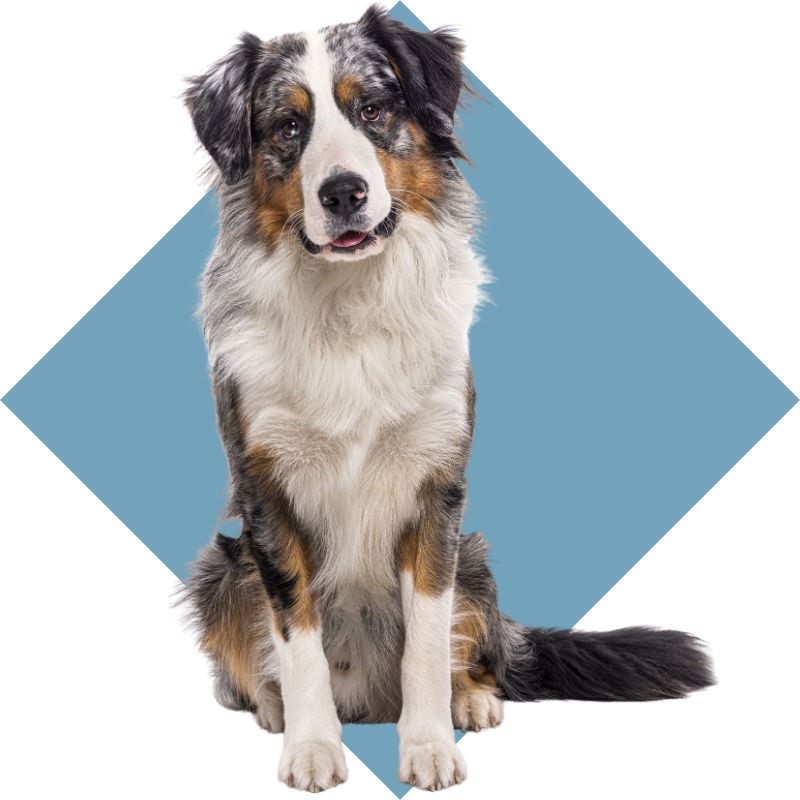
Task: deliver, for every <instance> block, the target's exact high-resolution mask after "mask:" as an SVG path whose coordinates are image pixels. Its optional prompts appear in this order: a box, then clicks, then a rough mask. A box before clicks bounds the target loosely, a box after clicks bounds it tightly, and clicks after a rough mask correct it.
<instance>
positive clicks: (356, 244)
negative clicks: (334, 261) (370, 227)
mask: <svg viewBox="0 0 800 800" xmlns="http://www.w3.org/2000/svg"><path fill="white" fill-rule="evenodd" d="M376 238H377V237H376V236H375V234H374V233H371V232H370V231H345V232H344V233H343V234H342V235H341V236H338V237H337V238H336V239H334V240H333V241H331V242H328V247H330V248H331V250H333V251H334V252H336V253H355V252H356V250H363V249H364V248H366V247H369V246H370V245H371V244H373V242H374V241H375V240H376Z"/></svg>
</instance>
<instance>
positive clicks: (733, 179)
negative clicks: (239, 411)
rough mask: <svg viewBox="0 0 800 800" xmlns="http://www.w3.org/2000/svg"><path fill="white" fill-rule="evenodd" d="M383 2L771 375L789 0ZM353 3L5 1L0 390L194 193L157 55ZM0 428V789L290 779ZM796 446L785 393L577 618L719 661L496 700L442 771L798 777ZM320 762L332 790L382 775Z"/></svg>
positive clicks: (322, 16)
mask: <svg viewBox="0 0 800 800" xmlns="http://www.w3.org/2000/svg"><path fill="white" fill-rule="evenodd" d="M409 5H410V6H411V8H412V10H414V11H415V12H416V13H417V15H418V16H420V17H421V18H422V19H423V20H424V21H425V22H426V23H427V24H428V25H429V26H434V25H438V24H443V23H457V24H458V25H459V26H460V29H461V34H462V36H463V37H464V38H465V39H466V41H467V45H468V47H467V52H466V61H467V63H468V65H469V66H470V67H471V68H472V69H473V70H474V71H475V72H476V74H477V75H479V76H480V78H481V79H482V80H483V81H484V82H485V83H486V84H487V85H488V86H489V87H490V88H492V89H493V90H494V91H495V92H496V93H497V95H498V96H499V97H500V98H501V99H502V100H503V101H504V102H505V103H506V104H507V105H509V106H510V108H511V109H512V110H513V111H514V112H515V113H517V114H518V115H519V116H520V118H521V119H522V120H523V121H524V122H525V123H526V124H527V125H528V126H529V127H530V128H531V129H532V130H533V131H534V132H535V133H536V134H537V135H538V136H539V137H540V138H541V139H543V141H544V142H545V143H546V144H547V145H548V146H549V147H550V148H551V149H553V150H554V152H555V153H556V154H557V155H558V156H559V157H560V158H561V159H562V160H563V161H564V162H565V163H566V164H567V166H569V167H570V168H571V169H572V170H573V171H574V172H575V173H576V174H577V175H578V176H579V177H580V178H581V179H582V180H583V181H584V182H585V183H586V184H587V185H588V186H589V188H591V189H592V190H593V191H594V192H595V193H596V194H597V195H598V196H599V197H600V198H601V199H602V200H603V201H604V202H605V203H606V204H607V205H608V206H609V207H610V208H611V209H612V210H613V211H614V212H615V213H616V214H617V215H618V216H619V217H620V218H621V219H622V220H623V221H624V222H625V223H626V224H627V225H628V226H629V227H630V228H631V229H632V230H633V231H634V233H636V234H637V235H638V236H639V237H640V238H641V239H642V240H643V241H644V242H645V244H647V245H648V246H649V247H650V248H651V249H652V250H653V251H654V252H655V253H656V254H657V255H658V256H659V257H660V258H661V259H662V260H664V261H665V263H666V264H667V265H668V266H669V267H670V268H671V269H672V270H673V271H674V272H675V273H676V274H677V275H678V276H679V277H680V278H681V279H682V280H683V281H684V282H685V283H686V284H687V285H688V286H689V288H690V289H692V291H694V292H695V293H696V294H697V295H698V296H699V297H700V298H701V299H702V300H703V301H704V302H705V303H706V304H707V305H708V306H709V307H710V308H711V310H712V311H714V313H716V314H717V315H718V316H719V317H720V318H721V319H722V320H723V321H724V322H725V323H726V324H727V325H728V326H729V327H730V328H731V329H732V330H733V331H734V333H736V334H737V335H738V336H739V337H740V338H741V339H742V340H743V341H744V342H745V343H746V344H747V345H748V346H749V347H750V348H751V349H752V350H753V351H754V352H755V353H756V355H758V356H759V357H760V358H761V359H762V360H763V361H764V362H765V363H766V364H767V365H768V366H769V367H770V368H771V369H772V370H774V371H775V372H776V373H777V374H778V376H779V377H780V378H781V379H782V380H783V381H784V382H785V383H787V385H788V386H789V387H790V388H792V389H793V390H794V392H795V393H798V392H800V358H798V350H799V349H800V348H798V344H799V343H800V314H798V299H799V294H800V293H799V292H798V290H799V289H800V280H799V279H798V266H800V242H799V240H798V219H800V202H799V201H798V187H799V186H800V158H799V157H798V142H800V119H798V102H797V79H798V75H800V50H799V49H798V47H797V41H798V33H799V32H800V25H798V19H797V16H796V13H795V8H796V6H795V5H794V4H792V3H785V4H780V3H766V2H760V3H750V4H740V3H732V2H726V3H698V2H691V3H683V2H672V3H669V4H666V3H664V4H660V3H659V4H656V3H647V4H644V3H641V2H630V3H622V2H614V3H607V2H606V3H574V2H573V3H559V4H556V3H533V4H525V5H524V10H523V5H522V4H518V3H511V2H508V1H507V0H505V1H504V2H500V1H499V0H492V2H491V3H482V4H475V5H474V6H472V7H470V6H468V5H467V4H465V3H463V2H436V3H433V2H424V0H417V1H416V2H414V1H413V0H411V2H410V3H409ZM485 8H488V9H489V11H488V12H487V11H486V10H483V9H485ZM363 9H364V4H363V3H361V2H339V3H337V4H335V7H334V4H331V3H322V2H315V3H311V2H306V3H285V4H276V3H266V2H263V1H262V2H259V3H243V2H230V0H226V1H225V2H216V3H213V4H212V3H198V2H192V3H166V2H160V3H149V2H147V3H146V2H141V0H140V2H137V3H136V4H135V5H133V4H131V5H130V10H129V11H123V10H121V7H120V6H119V5H118V4H102V5H101V4H98V5H97V6H96V7H95V6H91V5H89V4H86V3H75V2H73V3H62V4H58V5H56V4H55V3H53V4H49V3H39V4H25V5H23V4H19V3H18V4H16V5H15V7H14V10H13V11H9V10H7V11H6V12H5V14H4V23H3V30H2V33H0V37H2V41H1V42H0V44H2V46H1V47H0V58H1V59H2V75H3V84H4V86H3V89H4V90H3V104H2V107H3V117H4V122H3V127H2V134H1V135H2V154H3V160H4V170H3V183H2V193H1V195H0V196H1V197H2V200H1V201H0V202H2V204H3V222H4V226H3V227H4V236H3V239H4V241H3V245H4V246H3V251H4V252H3V265H2V286H0V341H2V354H3V358H2V365H0V394H2V393H5V392H6V391H7V390H8V389H10V388H11V386H12V385H13V384H14V383H15V382H16V381H17V380H18V379H19V378H20V377H22V375H23V374H24V373H25V372H26V371H27V369H28V368H29V367H30V366H32V365H33V363H34V362H35V361H36V360H38V359H39V358H40V357H41V356H42V355H44V353H45V352H46V351H47V350H48V349H49V348H50V347H51V346H52V345H53V344H54V343H55V341H56V340H57V339H58V338H59V337H60V336H61V335H62V334H63V333H65V332H66V331H67V330H68V328H69V327H71V326H72V325H73V324H74V323H75V322H76V321H77V320H78V319H79V318H80V317H81V316H82V315H83V314H84V313H85V312H86V311H87V310H88V309H89V308H90V306H91V305H92V304H94V302H96V301H97V300H98V299H99V298H100V297H102V295H103V294H105V292H106V291H107V290H108V289H109V288H110V287H111V286H112V285H113V284H114V283H115V282H116V281H117V280H118V279H119V278H120V277H121V276H122V275H123V274H124V273H125V272H126V271H127V270H128V269H129V268H130V267H131V266H132V265H133V264H134V263H135V262H136V261H137V260H138V259H139V258H140V257H141V256H142V255H143V254H144V253H145V252H146V251H147V250H148V249H149V247H150V246H151V245H152V244H153V243H155V242H156V241H157V240H158V239H159V238H160V237H161V236H162V235H163V234H164V233H165V232H166V231H167V230H168V229H169V228H170V227H171V225H172V224H173V223H174V222H175V221H176V220H177V219H178V218H179V217H180V216H181V215H182V214H183V213H184V212H185V211H186V210H187V209H188V208H189V207H190V206H191V205H192V204H193V203H194V202H195V201H196V200H197V199H198V198H199V197H200V196H201V194H202V192H203V189H202V187H201V185H200V183H199V181H198V180H197V172H198V170H199V169H200V167H201V166H202V164H203V158H202V156H201V155H200V154H199V153H197V152H196V151H195V140H194V135H193V132H192V130H191V126H190V123H189V119H188V117H187V115H186V114H185V112H184V110H183V109H182V107H181V105H180V103H179V101H178V100H177V96H178V95H179V93H180V91H181V77H182V76H183V75H186V74H191V73H194V72H198V71H201V70H202V69H204V67H205V66H206V65H207V64H208V63H209V62H211V61H212V60H214V59H215V58H217V57H218V56H219V55H221V54H222V53H223V52H224V50H226V49H227V47H228V46H229V45H230V44H231V43H232V42H233V40H234V38H235V37H236V36H237V35H238V33H239V32H240V31H241V30H242V29H249V30H252V31H253V32H256V33H258V34H260V35H261V36H263V37H265V38H267V37H270V36H273V35H275V34H278V33H283V32H287V31H294V30H304V29H309V28H314V27H318V26H319V25H322V24H327V23H331V22H339V21H347V20H350V19H354V18H355V17H357V16H358V15H360V13H361V12H362V11H363ZM502 136H503V131H502V130H498V131H497V137H498V146H502ZM145 315H146V312H144V314H143V321H144V316H145ZM0 437H1V438H0V441H2V447H0V463H1V466H0V469H2V475H1V476H0V486H2V518H3V523H4V531H3V534H4V535H3V549H2V580H0V592H1V593H2V598H1V599H2V614H3V621H2V628H3V633H4V635H3V646H2V649H3V652H4V656H3V660H2V669H3V683H2V685H3V703H2V715H1V716H0V719H2V738H3V742H2V752H3V761H4V762H5V763H4V765H3V767H2V772H0V775H1V776H2V777H0V782H1V783H0V790H1V791H2V794H3V796H5V797H9V798H27V797H34V798H45V797H72V796H78V795H79V796H81V797H82V798H87V799H88V798H108V797H113V798H128V797H130V798H133V797H141V796H151V797H185V796H192V797H194V798H197V799H198V800H200V798H219V797H236V796H247V797H277V798H279V797H284V796H286V797H299V795H297V794H296V793H294V792H293V791H292V790H289V789H286V788H285V787H283V786H282V785H279V784H278V782H277V780H276V772H277V758H278V752H279V746H280V737H275V736H270V735H268V734H266V733H264V732H262V731H260V730H259V729H258V728H257V727H256V726H255V724H254V723H253V722H252V721H251V720H250V719H249V718H248V717H247V715H243V714H234V713H231V712H227V711H224V710H223V709H221V708H218V707H217V706H216V705H215V703H214V701H213V700H212V698H211V692H210V681H209V679H208V676H207V668H206V664H205V662H204V660H203V659H202V657H201V656H200V655H199V654H198V653H197V652H196V650H195V648H194V644H193V642H192V639H191V637H190V636H189V635H188V634H186V633H185V632H183V630H182V628H181V625H180V622H179V619H178V616H177V614H176V612H174V611H172V610H170V609H169V607H168V600H169V598H168V596H169V593H170V592H171V591H172V589H173V588H174V585H175V580H174V578H173V576H172V575H171V574H170V573H169V572H168V571H167V569H166V568H165V567H164V566H163V565H162V564H161V563H160V562H159V561H158V560H157V559H156V558H155V557H154V556H153V555H152V554H151V553H150V552H149V551H148V550H147V549H146V548H145V547H144V545H142V544H141V543H140V542H139V541H138V540H137V539H136V537H135V536H134V535H133V534H132V533H130V532H129V531H128V530H127V529H126V528H125V527H124V526H123V525H122V524H121V523H120V522H119V521H118V520H117V519H116V518H115V517H114V516H113V515H112V514H111V513H110V512H109V511H108V510H107V509H105V508H104V507H103V506H102V505H101V504H100V503H99V501H97V500H96V499H95V498H94V497H93V496H92V494H91V493H90V492H89V491H88V490H87V489H86V488H85V487H84V486H82V485H81V484H80V483H79V482H78V480H77V479H76V478H75V477H74V476H72V475H71V474H70V473H69V471H68V470H67V469H66V468H65V467H64V466H63V465H62V464H60V463H59V462H58V461H57V459H56V458H55V457H54V456H53V455H52V454H51V453H49V452H48V451H47V450H46V448H45V447H44V446H43V445H41V444H40V443H39V442H38V440H36V439H35V438H34V437H33V436H32V435H31V434H30V433H29V432H28V431H27V430H26V429H25V428H24V427H23V426H22V425H21V424H20V423H19V422H18V421H17V420H16V418H14V417H13V415H12V414H11V413H10V412H8V410H7V409H6V408H5V407H0ZM798 445H800V411H798V410H797V409H795V410H794V411H792V412H790V413H789V415H787V417H786V418H785V419H784V420H783V421H782V422H780V423H779V424H778V425H777V426H776V427H775V428H774V429H773V430H772V431H771V432H770V433H769V434H768V435H767V436H766V437H765V438H764V439H763V440H762V442H761V443H760V444H759V445H757V447H756V448H755V449H754V450H753V451H752V452H751V453H750V454H748V455H747V456H746V457H745V458H744V459H743V460H742V462H740V463H739V464H738V465H737V466H736V467H735V468H734V469H733V470H732V471H731V472H730V473H729V474H728V475H727V476H726V477H725V478H724V480H723V481H722V482H721V483H720V484H719V485H718V486H716V487H715V488H714V489H713V490H712V491H711V492H710V493H709V494H708V495H707V496H706V497H705V498H704V499H703V500H702V501H701V502H700V503H699V504H698V505H697V506H696V507H695V508H694V509H693V510H692V511H691V512H690V513H689V514H688V515H687V516H686V517H685V518H684V519H683V520H682V521H681V522H680V523H679V524H678V525H677V526H676V527H675V528H674V529H673V530H672V531H671V532H670V533H669V534H668V536H667V537H666V538H665V539H664V540H663V541H662V542H661V543H660V544H658V545H657V546H656V547H655V548H654V549H653V550H652V551H651V552H650V553H649V554H648V555H647V556H646V557H645V558H644V559H643V560H642V561H641V562H640V563H639V564H638V565H637V566H636V567H635V568H634V569H633V570H632V571H631V572H630V573H629V574H628V575H627V576H626V577H625V578H624V579H623V580H622V581H621V582H620V583H619V584H618V585H617V586H616V587H615V588H614V589H613V590H612V591H611V592H610V593H609V594H608V595H607V596H606V597H605V598H604V599H603V600H602V601H601V602H600V603H599V604H598V605H597V606H596V607H595V608H594V609H593V610H592V611H591V612H590V613H589V614H588V615H587V616H586V618H585V619H584V620H583V622H582V625H583V626H584V627H597V628H609V627H617V626H622V625H627V624H632V623H653V624H659V625H665V626H670V627H681V628H685V629H688V630H691V631H693V632H695V633H697V634H699V635H700V636H702V637H703V638H705V639H706V640H708V641H709V642H710V643H711V646H712V650H713V653H714V657H715V660H716V664H717V670H718V676H719V686H717V687H715V688H714V689H712V690H709V691H706V692H704V693H702V694H700V695H697V696H694V697H692V698H691V699H689V700H686V701H677V702H662V703H655V704H642V705H635V704H630V705H608V704H606V705H602V704H598V705H595V704H586V703H584V704H581V703H543V704H539V705H535V704H531V705H526V706H522V705H515V706H513V707H509V708H508V711H507V719H506V722H505V723H504V725H503V726H502V727H501V728H499V729H498V730H496V731H490V732H486V733H481V734H477V735H476V734H471V735H469V736H467V737H466V738H465V740H464V741H463V743H462V746H463V748H464V751H465V753H466V755H467V758H468V763H469V779H468V780H467V782H466V783H465V784H463V785H462V786H460V787H457V788H454V789H451V790H448V794H447V797H449V798H453V800H455V799H456V798H459V797H460V798H479V797H480V798H483V797H486V796H496V797H500V796H505V797H525V798H527V797H532V796H537V797H546V798H573V797H575V798H577V797H587V796H590V797H593V798H611V797H614V798H642V797H647V798H659V797H675V796H680V797H685V798H699V797H737V796H741V797H753V796H758V797H767V798H784V797H796V796H798V795H797V794H796V793H797V791H798V781H797V769H796V763H795V761H796V754H797V745H798V741H797V734H796V730H797V722H796V720H797V717H798V711H800V709H798V693H797V692H796V689H795V684H796V678H793V677H792V675H793V674H794V673H795V671H796V668H797V667H796V665H797V661H798V646H797V633H796V624H795V621H796V610H797V588H796V586H797V578H796V565H797V555H798V552H799V551H800V548H798V544H797V537H798V533H800V502H799V501H798V476H799V475H800V469H799V468H798V467H799V466H800V457H799V456H798V453H799V452H800V448H798ZM209 533H210V532H209ZM349 766H350V780H349V782H348V783H347V784H346V785H344V786H343V787H340V788H338V789H335V790H333V792H334V795H333V796H335V797H340V798H382V797H385V798H387V800H388V798H390V797H392V796H393V795H391V794H390V793H389V792H388V790H386V789H385V787H383V785H382V784H381V783H380V782H379V781H378V780H377V779H376V778H375V777H374V776H373V775H372V774H371V773H370V772H369V771H368V770H367V769H366V768H365V767H364V766H363V765H361V764H360V763H359V762H358V761H357V760H356V758H355V757H353V756H352V754H349ZM415 791H416V790H415ZM412 796H413V794H412V795H409V797H412Z"/></svg>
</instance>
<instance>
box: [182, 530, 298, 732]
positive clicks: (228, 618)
mask: <svg viewBox="0 0 800 800" xmlns="http://www.w3.org/2000/svg"><path fill="white" fill-rule="evenodd" d="M183 599H184V600H185V601H187V602H189V603H190V605H191V615H192V618H193V622H194V624H195V627H196V628H197V629H198V634H199V638H200V646H201V648H202V649H203V650H204V651H205V652H206V653H207V654H208V655H209V656H210V658H211V661H212V663H213V664H214V672H215V679H214V696H215V697H216V699H217V701H218V702H219V703H220V705H222V706H224V707H225V708H230V709H232V710H234V711H251V712H253V713H254V714H255V716H256V719H257V720H258V723H259V725H261V727H262V728H265V729H266V730H268V731H271V732H273V733H279V732H281V731H283V703H282V701H281V695H280V688H279V686H278V684H277V683H276V682H275V681H274V680H272V679H271V677H270V676H267V675H265V674H264V668H265V665H266V664H267V663H268V662H269V658H268V657H267V656H268V653H269V651H270V650H271V648H272V644H271V641H270V637H271V634H270V631H269V629H268V627H267V621H268V620H269V617H270V615H269V612H268V603H267V596H266V593H265V592H264V589H263V586H262V585H261V580H260V577H259V574H258V571H257V569H256V567H255V565H254V564H253V563H252V562H251V561H250V560H249V557H248V555H247V552H246V549H245V548H244V547H243V543H242V542H241V541H240V540H239V539H231V538H229V537H226V536H222V535H220V534H218V535H217V536H216V537H215V539H214V540H213V541H212V542H211V544H210V545H209V546H208V547H206V548H205V550H203V552H202V553H201V554H200V556H199V557H198V559H197V561H196V562H195V564H194V568H193V574H192V577H191V578H190V579H189V581H188V582H187V584H186V589H185V592H184V597H183Z"/></svg>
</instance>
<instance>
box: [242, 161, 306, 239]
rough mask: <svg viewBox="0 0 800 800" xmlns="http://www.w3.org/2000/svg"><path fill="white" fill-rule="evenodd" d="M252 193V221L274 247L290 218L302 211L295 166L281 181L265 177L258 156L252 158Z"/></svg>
mask: <svg viewBox="0 0 800 800" xmlns="http://www.w3.org/2000/svg"><path fill="white" fill-rule="evenodd" d="M253 193H254V195H255V200H256V224H257V225H258V229H259V231H260V233H261V235H262V236H263V237H264V238H265V239H266V240H267V241H268V242H269V243H270V244H271V245H272V246H273V247H274V246H275V245H276V244H277V243H278V239H279V238H280V236H281V234H282V233H283V232H284V227H285V226H286V223H287V221H288V220H289V218H290V217H292V218H294V217H293V215H294V214H297V215H298V218H299V217H300V214H301V212H302V211H303V187H302V185H301V182H300V169H299V167H295V168H294V169H293V170H292V171H291V172H290V173H289V175H288V176H287V177H286V178H285V179H284V180H268V179H267V177H266V175H265V174H264V169H263V163H262V159H261V155H260V154H257V155H256V157H255V169H254V170H253Z"/></svg>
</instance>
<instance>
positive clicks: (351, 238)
mask: <svg viewBox="0 0 800 800" xmlns="http://www.w3.org/2000/svg"><path fill="white" fill-rule="evenodd" d="M396 226H397V206H396V205H395V204H394V203H392V208H391V210H390V211H389V213H388V214H387V215H386V218H385V219H384V220H383V221H382V222H381V223H379V224H378V225H377V226H376V227H375V228H373V229H372V230H368V231H364V230H346V231H345V232H344V233H341V234H339V236H337V237H336V238H335V239H331V241H329V242H328V243H327V244H322V245H320V244H316V243H315V242H312V241H311V239H309V238H308V236H306V234H305V231H300V241H301V242H302V243H303V246H304V247H305V248H306V250H308V252H309V253H312V254H313V255H320V254H325V253H329V254H335V255H345V256H346V255H351V254H359V255H360V254H362V253H365V252H366V251H367V250H369V249H370V248H371V247H373V246H374V245H376V244H379V243H380V241H381V240H382V239H388V238H389V237H390V236H391V235H392V232H393V231H394V229H395V227H396Z"/></svg>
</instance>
